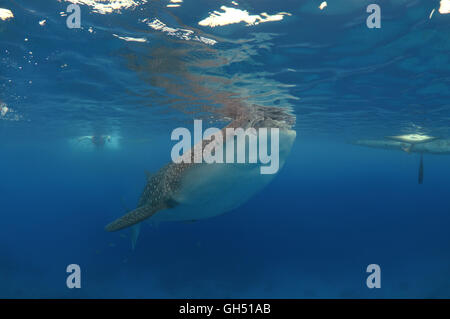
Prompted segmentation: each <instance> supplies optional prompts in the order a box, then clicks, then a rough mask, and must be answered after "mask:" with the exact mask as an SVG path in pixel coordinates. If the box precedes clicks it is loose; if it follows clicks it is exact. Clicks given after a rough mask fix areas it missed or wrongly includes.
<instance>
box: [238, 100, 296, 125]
mask: <svg viewBox="0 0 450 319" xmlns="http://www.w3.org/2000/svg"><path fill="white" fill-rule="evenodd" d="M294 124H295V116H294V115H293V114H292V113H291V111H290V109H287V108H284V107H267V106H258V105H253V106H252V108H250V109H249V110H248V112H245V113H243V114H242V115H241V116H239V117H238V119H237V120H236V121H235V126H239V127H241V128H243V129H247V128H256V129H257V128H263V127H265V128H279V129H286V130H291V129H292V127H293V126H294Z"/></svg>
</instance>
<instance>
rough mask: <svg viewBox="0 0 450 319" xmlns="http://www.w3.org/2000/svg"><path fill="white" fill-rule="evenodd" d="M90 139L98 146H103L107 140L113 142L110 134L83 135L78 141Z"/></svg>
mask: <svg viewBox="0 0 450 319" xmlns="http://www.w3.org/2000/svg"><path fill="white" fill-rule="evenodd" d="M84 140H90V141H91V142H92V144H94V145H95V146H97V147H102V146H104V145H105V144H106V142H111V136H110V135H93V136H83V137H80V138H79V139H78V142H81V141H84Z"/></svg>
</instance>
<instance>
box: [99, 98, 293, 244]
mask: <svg viewBox="0 0 450 319" xmlns="http://www.w3.org/2000/svg"><path fill="white" fill-rule="evenodd" d="M294 123H295V116H294V115H293V113H292V112H291V111H290V109H288V108H284V107H266V106H264V107H263V106H255V105H253V106H251V107H245V108H241V109H240V110H239V112H238V113H237V114H235V116H234V119H232V120H231V123H229V124H228V125H227V126H225V127H224V128H222V132H223V134H224V135H226V134H227V130H226V129H227V128H243V129H247V128H278V129H279V167H280V168H281V167H282V166H283V165H284V163H285V160H286V158H287V157H288V155H289V153H290V151H291V149H292V145H293V143H294V141H295V138H296V131H295V129H294V128H293V126H294ZM200 143H201V144H202V147H201V148H199V147H195V146H194V147H192V148H191V150H190V152H188V154H189V155H188V156H192V158H195V156H198V154H197V153H198V152H202V151H203V148H204V147H205V146H206V144H207V143H206V140H203V141H201V142H200ZM183 156H186V155H183ZM275 175H276V174H261V173H260V170H259V167H258V165H257V164H255V163H248V162H246V163H235V164H229V163H227V164H223V163H195V161H194V160H192V161H190V163H186V162H180V163H175V162H169V163H168V164H166V165H164V166H163V167H162V168H161V169H159V170H158V171H157V172H156V173H154V174H148V176H147V183H146V186H145V187H144V190H143V192H142V195H141V197H140V199H139V203H138V205H137V208H136V209H134V210H132V211H130V212H128V213H126V214H125V215H123V216H122V217H119V218H118V219H116V220H114V221H112V222H111V223H109V224H108V225H107V226H106V227H105V229H106V230H107V231H110V232H113V231H118V230H121V229H125V228H128V227H130V226H134V227H133V231H132V234H134V235H133V237H134V239H133V242H134V243H133V246H134V245H135V241H136V240H137V235H138V234H139V228H138V227H139V223H141V222H143V221H144V220H147V219H149V218H151V219H152V220H153V221H196V220H200V219H205V218H211V217H214V216H218V215H220V214H223V213H225V212H228V211H230V210H232V209H235V208H237V207H239V206H240V205H242V204H243V203H245V202H246V201H247V200H249V199H250V197H252V196H253V195H254V194H256V193H257V192H259V191H260V190H261V189H262V188H263V187H265V186H266V185H267V184H268V183H269V182H270V181H271V180H272V179H273V178H274V176H275Z"/></svg>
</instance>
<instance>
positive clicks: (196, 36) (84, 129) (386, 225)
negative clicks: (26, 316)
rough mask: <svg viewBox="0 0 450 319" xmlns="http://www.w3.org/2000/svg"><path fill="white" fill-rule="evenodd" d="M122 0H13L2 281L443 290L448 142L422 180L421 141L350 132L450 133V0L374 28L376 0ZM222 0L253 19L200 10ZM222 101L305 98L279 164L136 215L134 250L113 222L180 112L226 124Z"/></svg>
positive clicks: (54, 288)
mask: <svg viewBox="0 0 450 319" xmlns="http://www.w3.org/2000/svg"><path fill="white" fill-rule="evenodd" d="M71 2H74V3H79V4H80V8H81V28H73V29H70V28H68V27H67V25H66V19H67V18H68V17H67V16H68V15H69V14H70V13H64V12H65V11H66V8H67V6H68V5H69V4H70V3H71ZM117 2H118V1H93V0H92V1H87V0H86V1H75V0H71V1H64V0H61V1H57V0H46V1H33V0H0V8H4V9H8V10H10V11H11V12H12V13H13V15H14V17H13V18H9V19H8V18H5V19H4V20H0V103H1V105H0V111H1V115H0V217H1V219H0V297H2V298H49V297H51V298H53V297H57V298H111V297H112V298H186V297H189V298H231V297H234V298H259V297H264V298H405V297H407V298H410V297H412V298H445V297H447V298H448V297H450V232H449V229H450V192H449V190H450V165H449V164H450V155H431V154H430V155H428V154H425V155H424V183H423V184H422V185H419V184H418V183H417V170H418V166H419V160H420V157H419V155H418V154H414V153H411V154H408V153H407V152H402V151H395V150H385V149H371V148H364V147H362V146H358V145H353V144H352V143H351V142H352V141H354V140H358V139H381V138H384V137H385V136H388V135H400V134H409V133H417V134H427V135H431V136H436V137H441V138H450V102H449V101H450V89H449V88H450V14H446V13H445V12H446V11H445V10H444V9H445V6H448V3H447V2H448V1H439V0H433V1H431V0H427V1H425V0H424V1H419V0H417V1H414V0H413V1H411V0H409V1H406V0H390V1H388V0H380V1H378V2H377V3H378V4H379V5H380V7H381V28H374V29H369V28H368V27H367V25H366V19H367V17H368V16H369V14H370V13H367V12H366V7H367V5H369V4H370V3H373V2H375V1H372V0H371V1H366V0H359V1H356V0H346V1H344V0H336V1H333V0H330V1H328V2H329V3H328V6H327V7H325V8H324V9H323V10H320V9H319V8H318V7H319V5H320V3H321V2H322V1H306V0H298V1H294V0H279V1H268V0H246V1H238V0H237V1H236V3H237V4H235V3H232V2H231V1H208V0H184V1H183V2H179V3H178V2H174V1H172V2H170V1H169V0H161V1H147V2H146V1H142V0H134V1H131V2H130V3H129V6H125V7H122V8H119V9H117V7H114V6H111V3H112V4H114V3H117ZM123 3H126V1H124V2H123ZM108 4H109V6H108ZM168 4H169V5H172V6H169V7H168V6H167V5H168ZM177 4H178V5H179V6H178V7H174V6H173V5H177ZM221 6H225V9H223V8H222V9H221ZM440 7H441V11H442V12H440V11H439V8H440ZM229 8H233V9H236V10H237V9H239V10H241V11H239V12H241V15H243V14H242V12H244V11H246V12H247V13H248V15H249V16H250V17H248V20H249V21H247V22H240V23H230V24H227V25H221V26H215V27H211V26H208V25H206V23H199V22H201V21H204V20H205V19H206V18H207V17H208V16H209V15H210V13H211V12H213V11H218V13H217V15H218V14H219V13H221V12H222V13H223V12H225V10H229ZM433 10H434V12H433V14H432V15H431V12H432V11H433ZM447 10H448V9H447ZM229 11H230V10H229ZM0 12H1V10H0ZM233 12H234V13H233ZM263 13H267V14H268V15H269V18H267V16H265V15H264V14H263ZM278 13H280V14H278ZM287 13H289V14H287ZM277 14H278V15H277ZM231 16H233V17H234V18H236V17H237V11H232V14H231ZM251 16H257V17H256V18H255V17H251ZM430 16H431V18H430ZM270 17H271V18H270ZM252 19H253V20H252ZM264 19H266V20H274V21H264ZM44 20H45V21H44ZM252 21H253V22H256V23H253V24H252ZM40 22H41V23H40ZM258 22H259V23H258ZM229 101H235V102H233V103H243V104H246V105H250V106H251V105H263V106H277V107H288V108H291V109H292V111H293V114H295V117H296V124H295V126H294V129H295V130H296V132H297V138H296V141H295V144H294V146H293V149H292V152H291V154H290V156H289V157H288V159H287V161H286V165H285V166H284V167H283V169H282V170H280V172H279V173H278V175H277V176H276V177H275V178H274V180H273V182H272V183H270V184H269V185H268V186H267V187H266V188H264V189H263V190H262V191H261V192H258V193H257V194H256V195H255V196H253V197H252V198H251V199H250V200H249V201H247V202H246V203H245V204H243V205H242V206H240V207H239V208H237V209H235V210H233V211H230V212H227V213H225V214H223V215H220V216H217V217H214V218H210V219H205V220H201V221H197V222H195V223H183V222H165V223H164V222H161V223H143V225H142V228H141V233H140V237H139V240H138V242H137V246H136V249H135V250H132V249H131V243H130V232H129V230H123V231H120V232H114V233H110V232H106V231H105V230H104V227H105V225H106V224H107V223H109V222H111V221H112V220H113V219H115V218H117V217H119V216H121V215H123V214H124V213H125V212H126V211H127V210H130V208H131V209H133V208H135V207H136V203H137V201H138V199H139V196H140V195H141V192H142V189H143V187H144V186H145V183H146V175H145V172H146V171H150V172H156V171H157V170H158V169H159V168H160V167H161V166H162V165H164V164H165V163H167V162H168V161H170V150H171V148H172V146H173V144H174V142H173V141H171V140H170V134H171V132H172V130H173V129H175V128H177V127H180V126H185V127H191V126H192V121H193V119H198V118H202V119H211V122H210V124H211V125H216V126H218V125H221V124H220V123H223V122H221V121H223V119H220V118H217V117H216V116H215V115H216V114H217V112H215V110H217V109H220V108H221V107H223V106H224V105H227V103H228V104H229V103H231V102H229ZM93 135H110V136H111V141H110V142H107V143H106V144H105V145H104V146H100V147H96V146H95V145H94V144H92V143H90V142H89V140H83V141H81V142H80V141H79V138H80V137H83V136H93ZM217 200H219V201H220V196H218V199H217ZM69 264H78V265H79V266H80V267H81V271H82V277H81V278H82V279H81V284H82V287H81V289H68V288H67V286H66V278H67V276H68V273H66V267H67V265H69ZM369 264H378V265H379V266H380V267H381V288H380V289H376V288H375V289H369V288H368V287H367V286H366V278H367V276H368V273H366V267H367V266H368V265H369Z"/></svg>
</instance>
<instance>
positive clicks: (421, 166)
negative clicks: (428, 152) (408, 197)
mask: <svg viewBox="0 0 450 319" xmlns="http://www.w3.org/2000/svg"><path fill="white" fill-rule="evenodd" d="M419 184H423V154H420V165H419Z"/></svg>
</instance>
